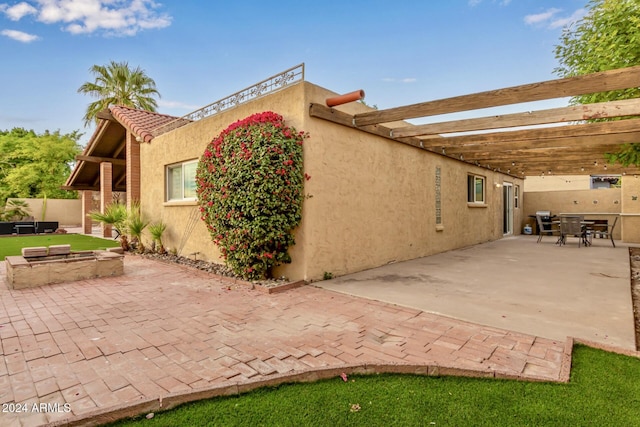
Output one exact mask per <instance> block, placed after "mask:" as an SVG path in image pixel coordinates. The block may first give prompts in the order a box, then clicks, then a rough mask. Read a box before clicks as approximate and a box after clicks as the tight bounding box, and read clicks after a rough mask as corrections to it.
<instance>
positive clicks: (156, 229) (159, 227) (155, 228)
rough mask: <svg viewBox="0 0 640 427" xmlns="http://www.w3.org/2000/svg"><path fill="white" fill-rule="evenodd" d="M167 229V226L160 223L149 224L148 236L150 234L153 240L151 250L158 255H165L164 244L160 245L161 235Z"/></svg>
mask: <svg viewBox="0 0 640 427" xmlns="http://www.w3.org/2000/svg"><path fill="white" fill-rule="evenodd" d="M166 229H167V224H165V223H164V222H162V221H158V222H154V223H152V224H149V234H151V239H152V240H153V242H152V245H153V248H152V249H153V250H154V251H156V252H158V253H159V254H165V253H167V251H166V249H165V248H164V244H163V243H162V235H163V234H164V232H165V230H166Z"/></svg>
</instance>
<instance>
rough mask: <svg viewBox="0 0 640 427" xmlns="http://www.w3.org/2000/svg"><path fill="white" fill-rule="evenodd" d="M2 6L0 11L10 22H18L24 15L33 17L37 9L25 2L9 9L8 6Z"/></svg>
mask: <svg viewBox="0 0 640 427" xmlns="http://www.w3.org/2000/svg"><path fill="white" fill-rule="evenodd" d="M3 6H4V7H3V8H1V9H0V11H2V12H4V13H5V15H7V17H8V18H9V19H11V20H12V21H19V20H20V19H22V18H23V17H24V16H26V15H33V14H36V13H37V12H38V9H36V8H35V7H33V6H31V5H30V4H29V3H25V2H21V3H18V4H16V5H14V6H11V7H9V6H8V5H3Z"/></svg>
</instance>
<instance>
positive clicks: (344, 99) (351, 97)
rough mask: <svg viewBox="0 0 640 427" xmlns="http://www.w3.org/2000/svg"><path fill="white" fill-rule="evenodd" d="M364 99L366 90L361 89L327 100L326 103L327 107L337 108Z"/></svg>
mask: <svg viewBox="0 0 640 427" xmlns="http://www.w3.org/2000/svg"><path fill="white" fill-rule="evenodd" d="M362 99H364V90H362V89H360V90H356V91H353V92H349V93H345V94H344V95H338V96H334V97H331V98H327V100H326V101H325V102H326V103H327V107H335V106H336V105H342V104H346V103H348V102H353V101H360V100H362Z"/></svg>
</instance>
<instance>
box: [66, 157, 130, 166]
mask: <svg viewBox="0 0 640 427" xmlns="http://www.w3.org/2000/svg"><path fill="white" fill-rule="evenodd" d="M76 160H81V161H83V162H89V163H102V162H109V163H111V164H114V165H119V166H124V165H126V163H127V162H126V160H124V159H114V158H111V157H98V156H85V155H82V154H78V155H77V156H76Z"/></svg>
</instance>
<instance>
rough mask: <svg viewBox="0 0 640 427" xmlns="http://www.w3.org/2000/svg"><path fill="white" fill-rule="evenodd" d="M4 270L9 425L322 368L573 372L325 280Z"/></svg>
mask: <svg viewBox="0 0 640 427" xmlns="http://www.w3.org/2000/svg"><path fill="white" fill-rule="evenodd" d="M558 250H560V249H558ZM562 250H564V249H562ZM587 250H589V249H587ZM471 273H473V271H471ZM606 273H607V274H609V275H614V274H618V272H615V273H614V272H612V271H608V270H607V272H606ZM394 274H395V273H394ZM398 274H399V273H398ZM4 278H5V271H4V263H0V343H1V347H0V404H6V405H5V406H3V407H6V408H7V411H3V412H0V425H2V426H3V427H5V426H34V425H42V424H45V423H56V422H60V421H62V420H68V419H69V417H72V419H75V420H77V419H78V417H80V418H82V417H92V416H93V414H95V413H96V411H97V412H100V411H111V410H112V409H114V408H116V409H118V410H123V408H124V409H126V408H128V407H134V405H138V406H135V407H134V409H135V408H139V410H145V409H140V408H153V407H157V403H158V402H159V401H160V400H159V399H163V400H162V401H166V402H176V401H179V400H180V399H181V397H180V396H187V397H185V398H188V396H204V395H207V394H211V393H210V392H209V391H206V390H211V389H216V388H221V389H222V390H223V391H225V390H244V389H247V388H248V385H247V384H254V383H258V384H267V383H268V382H269V381H283V377H284V378H285V379H286V378H288V375H295V376H297V377H296V378H300V375H309V378H318V377H320V374H319V373H318V370H319V369H320V370H322V369H331V368H335V369H336V371H331V370H329V371H324V372H325V374H326V373H327V372H328V373H329V374H330V373H331V372H333V373H334V375H335V377H336V378H337V380H338V381H341V380H340V379H339V374H338V372H339V371H340V370H341V369H345V370H346V369H347V368H349V369H352V368H353V367H354V366H363V367H368V368H367V369H371V370H374V369H375V367H376V366H384V365H388V366H391V367H393V366H396V365H397V366H400V367H402V366H408V367H412V366H413V367H417V368H416V369H418V370H420V371H422V372H429V373H432V374H456V373H457V374H472V375H483V376H499V377H503V378H514V379H534V380H543V381H545V380H546V381H558V380H560V379H563V378H565V375H566V369H567V368H566V367H567V364H566V363H563V361H564V362H566V360H567V350H566V348H565V342H564V340H562V341H559V340H554V339H548V338H543V337H538V336H535V335H532V334H527V333H522V332H513V331H509V330H507V329H501V328H496V327H491V326H486V323H484V324H475V323H469V322H466V321H463V320H456V319H454V318H451V317H446V316H439V315H436V314H432V313H427V312H424V311H421V310H419V309H415V308H407V307H402V306H398V305H395V304H392V303H387V302H380V301H375V300H371V299H366V298H361V297H357V296H352V295H345V294H341V293H338V292H334V291H330V290H327V289H321V288H318V287H315V286H304V287H301V288H297V289H293V290H290V291H287V292H285V293H281V294H271V295H267V294H264V293H262V292H259V291H257V290H250V289H248V288H247V287H244V286H241V285H230V284H228V283H225V282H222V281H221V280H220V279H216V278H213V277H212V276H210V275H208V274H207V273H205V272H202V271H198V270H194V269H190V268H187V267H181V266H177V265H169V264H164V263H161V262H158V261H153V260H148V259H143V258H140V257H135V256H129V255H128V256H126V257H125V273H124V275H122V276H117V277H110V278H101V279H87V280H81V281H77V282H71V283H64V284H55V285H47V286H42V287H39V288H28V289H21V290H11V289H9V288H8V287H7V284H6V282H5V279H4ZM343 280H344V279H343ZM569 348H570V347H569ZM563 367H564V368H563ZM411 369H413V368H411ZM400 370H401V369H400V368H398V369H397V371H400ZM203 390H204V391H203ZM43 403H44V404H45V405H44V410H38V408H43V406H42V404H43ZM12 405H13V406H12ZM17 405H20V406H19V408H20V409H21V410H17V409H16V408H18V406H17ZM34 405H35V406H34ZM11 408H13V410H11ZM34 408H35V409H34ZM23 409H24V410H23ZM73 417H75V418H73Z"/></svg>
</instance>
